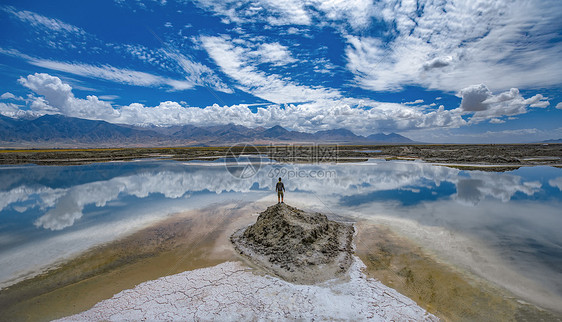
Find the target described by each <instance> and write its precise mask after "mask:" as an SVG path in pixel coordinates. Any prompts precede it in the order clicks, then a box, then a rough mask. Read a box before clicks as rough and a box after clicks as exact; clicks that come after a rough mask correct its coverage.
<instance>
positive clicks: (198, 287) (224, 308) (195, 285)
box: [58, 257, 438, 321]
mask: <svg viewBox="0 0 562 322" xmlns="http://www.w3.org/2000/svg"><path fill="white" fill-rule="evenodd" d="M364 268H365V265H364V264H363V262H361V260H360V259H359V258H358V257H354V258H353V264H352V265H351V267H350V269H349V271H348V275H347V276H346V277H345V278H343V279H335V280H330V281H327V282H324V283H322V284H317V285H296V284H291V283H289V282H286V281H284V280H281V279H279V278H276V277H272V276H268V275H260V274H256V272H255V270H254V269H252V268H250V267H248V266H245V265H244V264H242V263H240V262H226V263H222V264H219V265H217V266H214V267H208V268H202V269H197V270H194V271H186V272H183V273H179V274H175V275H171V276H166V277H162V278H159V279H157V280H152V281H148V282H144V283H142V284H139V285H137V286H136V287H135V288H133V289H129V290H124V291H122V292H120V293H118V294H116V295H115V296H113V298H111V299H108V300H105V301H102V302H99V303H98V304H96V305H95V306H94V307H93V308H91V309H90V310H88V311H85V312H82V313H80V314H76V315H73V316H70V317H66V318H63V319H60V320H58V321H84V320H90V321H91V320H96V321H100V320H104V321H105V320H108V321H123V320H136V321H139V320H184V321H185V320H221V321H245V320H262V319H267V320H286V319H291V320H294V319H299V320H302V319H305V320H311V319H319V320H338V319H344V320H373V321H390V320H401V321H405V320H415V321H438V319H437V317H435V316H434V315H432V314H430V313H428V312H426V311H425V310H424V309H423V308H421V307H419V306H418V305H417V304H416V303H415V302H414V301H412V300H411V299H409V298H407V297H405V296H403V295H401V294H399V293H398V292H396V291H395V290H393V289H391V288H389V287H386V286H384V285H383V284H381V283H380V282H378V281H376V280H375V279H371V278H367V277H366V276H365V274H363V272H362V269H364Z"/></svg>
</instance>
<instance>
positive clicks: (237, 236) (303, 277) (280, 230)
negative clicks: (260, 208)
mask: <svg viewBox="0 0 562 322" xmlns="http://www.w3.org/2000/svg"><path fill="white" fill-rule="evenodd" d="M353 233H354V229H353V226H352V225H349V224H344V223H339V222H335V221H331V220H328V218H327V217H326V216H325V215H322V214H320V213H308V212H305V211H302V210H299V209H297V208H294V207H291V206H288V205H286V204H284V203H282V204H277V205H274V206H271V207H269V208H267V209H266V210H265V211H264V212H262V213H261V214H260V215H259V217H258V219H257V221H256V223H255V224H253V225H251V226H249V227H247V228H245V229H242V230H240V231H238V232H236V233H234V234H233V235H232V237H231V241H232V242H233V244H234V245H235V247H236V249H237V251H238V252H239V253H240V254H242V255H244V256H246V257H247V258H248V259H250V261H252V262H253V263H255V264H257V265H258V266H260V267H261V268H263V269H265V270H266V271H268V272H269V273H273V274H275V275H277V276H279V277H281V278H283V279H285V280H287V281H291V282H295V283H302V284H310V283H316V282H321V281H325V280H328V279H331V278H334V277H337V276H338V275H341V274H343V273H345V272H346V271H347V269H348V268H349V266H350V264H351V261H352V253H353Z"/></svg>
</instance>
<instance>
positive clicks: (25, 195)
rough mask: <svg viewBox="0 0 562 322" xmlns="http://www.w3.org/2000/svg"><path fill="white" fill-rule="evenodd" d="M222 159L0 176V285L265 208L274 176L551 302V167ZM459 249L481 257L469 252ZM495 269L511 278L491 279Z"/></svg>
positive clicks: (561, 266) (561, 182) (333, 208)
mask: <svg viewBox="0 0 562 322" xmlns="http://www.w3.org/2000/svg"><path fill="white" fill-rule="evenodd" d="M223 161H224V160H219V161H215V162H191V163H182V162H175V161H165V160H157V161H154V160H152V161H137V162H125V163H97V164H91V165H81V166H34V165H29V166H27V165H26V166H3V167H1V168H0V267H1V269H0V286H2V287H4V286H6V285H9V284H12V283H14V282H16V281H18V280H21V279H22V278H25V277H28V276H31V275H33V274H34V273H36V272H37V271H39V270H41V269H44V268H47V267H49V266H50V265H53V264H54V263H56V262H57V261H60V260H62V259H65V258H68V257H71V256H74V255H76V254H79V253H80V252H83V251H84V250H86V249H88V248H90V247H92V246H95V245H99V244H102V243H105V242H108V241H111V240H115V239H117V238H119V237H120V236H124V235H126V234H129V233H131V232H134V231H136V230H139V229H141V228H143V227H146V226H147V225H150V224H151V223H154V222H156V221H158V220H160V219H163V218H165V217H167V216H170V215H171V214H174V213H177V212H180V211H184V210H188V209H197V208H201V207H204V206H207V205H210V204H213V203H221V202H239V201H245V202H246V201H254V200H263V199H264V198H265V200H269V199H271V203H274V202H276V196H275V195H274V194H273V193H272V190H273V189H274V186H275V182H276V181H277V178H278V177H282V178H283V181H284V182H285V187H286V189H287V193H286V201H287V202H288V203H289V204H294V205H296V206H299V207H304V208H310V209H315V210H318V211H322V212H324V213H327V214H331V213H338V214H343V215H346V216H350V217H354V216H355V217H361V218H370V219H374V220H379V221H380V222H386V223H389V224H391V225H394V226H395V227H398V228H400V229H403V230H404V232H405V234H407V235H410V236H412V237H413V238H418V239H419V241H420V242H421V243H424V242H426V244H427V246H428V247H430V248H431V247H434V248H435V251H436V252H442V253H443V254H444V256H446V257H447V256H448V258H450V259H451V260H452V261H453V262H455V260H457V262H458V263H459V264H461V265H466V266H467V267H468V269H470V270H472V271H473V272H475V273H476V274H479V275H481V276H484V277H486V278H489V279H491V280H493V281H495V282H497V283H499V284H502V283H504V284H506V285H507V284H513V283H515V284H517V283H519V282H518V281H513V279H514V278H515V279H519V278H521V279H524V280H528V282H529V283H530V284H529V283H527V282H525V281H523V280H522V281H521V282H520V283H521V287H519V288H521V289H522V290H520V291H521V292H525V291H526V290H525V288H529V287H531V288H535V290H534V291H536V292H535V293H536V294H539V295H540V294H543V295H544V296H545V297H547V296H548V297H550V298H551V299H553V300H554V301H555V302H554V303H555V304H556V303H557V302H558V301H560V299H561V298H562V234H561V233H560V229H561V228H562V211H561V210H560V209H562V169H557V168H551V167H527V168H521V169H518V170H514V171H510V172H501V173H498V172H483V171H461V170H458V169H452V168H447V167H441V166H433V165H430V164H425V163H420V162H406V161H379V160H371V161H369V162H363V163H344V164H324V165H318V164H298V165H282V164H274V163H270V162H267V163H266V164H263V163H262V164H259V165H258V166H256V167H253V168H252V171H249V172H248V171H246V170H247V169H243V168H244V167H245V165H244V164H237V166H238V167H240V169H236V170H237V171H235V172H233V171H232V169H233V168H232V167H230V169H227V168H226V167H225V165H224V162H223ZM250 161H252V160H249V161H248V164H251V162H250ZM254 165H255V164H254ZM227 170H230V171H227ZM238 170H239V171H238ZM233 173H234V175H233ZM241 173H244V174H245V175H240V174H241ZM408 227H414V228H408ZM422 232H423V234H422ZM439 234H444V235H443V236H440V235H439ZM440 241H442V243H441V244H439V242H440ZM471 242H474V245H478V247H480V248H482V249H483V250H482V251H480V252H477V253H476V255H474V251H473V248H474V247H473V246H472V244H471V245H468V243H471ZM448 243H450V244H448ZM455 245H456V246H455ZM459 245H461V246H459ZM463 245H468V246H466V247H465V248H466V249H469V250H470V252H469V251H468V250H466V249H464V248H463V247H464V246H463ZM455 247H457V248H459V249H458V250H457V249H456V248H455ZM471 249H472V250H471ZM484 249H485V250H487V251H484ZM489 254H492V257H490V256H489ZM467 256H472V257H473V258H467ZM486 256H489V257H486ZM457 257H458V258H457ZM505 269H509V270H510V272H513V274H515V275H513V274H512V275H509V274H503V275H505V276H502V273H501V272H502V270H505ZM494 270H499V273H498V272H495V271H494ZM509 276H513V277H509ZM508 277H509V278H511V280H510V279H508ZM526 283H527V284H526ZM528 285H532V286H528ZM512 287H513V286H512ZM513 288H514V289H515V291H517V285H515V286H514V287H513ZM541 292H542V293H541ZM535 293H533V294H535ZM537 296H538V295H537ZM558 303H562V302H558Z"/></svg>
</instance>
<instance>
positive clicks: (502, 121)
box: [490, 118, 505, 124]
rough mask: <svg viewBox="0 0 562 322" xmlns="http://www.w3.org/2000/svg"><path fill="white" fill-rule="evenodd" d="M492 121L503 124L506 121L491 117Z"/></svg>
mask: <svg viewBox="0 0 562 322" xmlns="http://www.w3.org/2000/svg"><path fill="white" fill-rule="evenodd" d="M490 123H492V124H502V123H505V121H504V120H500V119H498V118H493V119H490Z"/></svg>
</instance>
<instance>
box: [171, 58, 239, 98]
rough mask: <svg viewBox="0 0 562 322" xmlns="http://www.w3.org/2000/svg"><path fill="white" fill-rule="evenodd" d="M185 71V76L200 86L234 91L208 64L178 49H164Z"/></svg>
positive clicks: (228, 91)
mask: <svg viewBox="0 0 562 322" xmlns="http://www.w3.org/2000/svg"><path fill="white" fill-rule="evenodd" d="M164 52H165V53H166V55H167V56H168V57H169V58H170V59H172V60H174V61H175V62H176V63H177V64H178V65H179V66H180V67H181V68H182V70H183V72H184V73H185V78H186V79H187V80H189V81H191V82H193V84H195V85H198V86H207V87H210V88H212V89H214V90H218V91H221V92H224V93H233V92H234V91H233V90H232V89H230V88H229V87H228V86H227V85H226V84H224V83H223V82H222V81H221V80H220V78H219V77H218V76H217V75H216V74H215V73H214V72H213V71H212V70H211V69H210V68H209V67H207V66H205V65H203V64H201V63H198V62H194V61H192V60H190V59H188V58H187V57H185V56H184V55H182V54H181V53H179V52H177V51H175V52H174V51H164Z"/></svg>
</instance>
